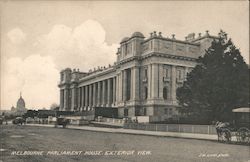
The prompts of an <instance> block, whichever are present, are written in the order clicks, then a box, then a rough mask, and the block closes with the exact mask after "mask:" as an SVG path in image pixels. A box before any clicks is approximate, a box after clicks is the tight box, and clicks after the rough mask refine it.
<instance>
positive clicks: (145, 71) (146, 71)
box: [144, 69, 148, 78]
mask: <svg viewBox="0 0 250 162" xmlns="http://www.w3.org/2000/svg"><path fill="white" fill-rule="evenodd" d="M144 76H145V78H148V69H144Z"/></svg>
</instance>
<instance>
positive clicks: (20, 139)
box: [0, 124, 250, 162]
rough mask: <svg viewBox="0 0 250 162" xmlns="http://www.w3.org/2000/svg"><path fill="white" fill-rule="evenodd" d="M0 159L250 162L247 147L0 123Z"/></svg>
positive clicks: (2, 161)
mask: <svg viewBox="0 0 250 162" xmlns="http://www.w3.org/2000/svg"><path fill="white" fill-rule="evenodd" d="M0 129H1V131H0V138H1V141H0V155H1V156H0V162H47V161H48V162H71V161H73V162H74V161H81V162H94V161H98V162H116V161H117V162H136V161H142V162H147V161H148V162H200V161H201V162H221V161H222V162H223V161H225V162H250V153H249V151H250V150H249V146H242V145H234V144H223V143H218V142H216V141H206V140H195V139H182V138H171V137H154V136H145V135H130V134H121V133H105V132H94V131H84V130H74V129H63V128H49V127H35V126H16V125H10V124H9V125H1V126H0Z"/></svg>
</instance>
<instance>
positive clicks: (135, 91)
mask: <svg viewBox="0 0 250 162" xmlns="http://www.w3.org/2000/svg"><path fill="white" fill-rule="evenodd" d="M131 92H132V93H131V99H132V100H139V93H140V76H139V67H133V68H132V74H131Z"/></svg>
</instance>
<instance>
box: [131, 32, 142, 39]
mask: <svg viewBox="0 0 250 162" xmlns="http://www.w3.org/2000/svg"><path fill="white" fill-rule="evenodd" d="M131 37H141V38H144V35H143V34H142V33H141V32H134V33H133V34H132V36H131Z"/></svg>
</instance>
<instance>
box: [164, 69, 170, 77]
mask: <svg viewBox="0 0 250 162" xmlns="http://www.w3.org/2000/svg"><path fill="white" fill-rule="evenodd" d="M165 77H166V78H169V75H168V69H165Z"/></svg>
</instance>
